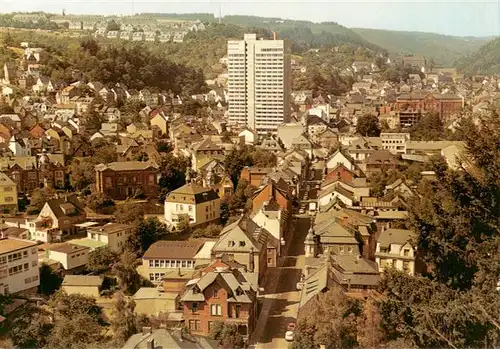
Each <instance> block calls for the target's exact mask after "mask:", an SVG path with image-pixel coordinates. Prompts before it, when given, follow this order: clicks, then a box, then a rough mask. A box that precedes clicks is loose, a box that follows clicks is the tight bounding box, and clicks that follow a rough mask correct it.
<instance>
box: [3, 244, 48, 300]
mask: <svg viewBox="0 0 500 349" xmlns="http://www.w3.org/2000/svg"><path fill="white" fill-rule="evenodd" d="M36 245H37V244H36V242H33V241H28V240H23V239H17V238H13V237H6V238H0V294H2V295H5V294H9V293H13V294H14V293H19V292H28V293H29V292H31V291H34V292H36V287H38V285H39V284H40V280H39V266H38V249H37V247H36Z"/></svg>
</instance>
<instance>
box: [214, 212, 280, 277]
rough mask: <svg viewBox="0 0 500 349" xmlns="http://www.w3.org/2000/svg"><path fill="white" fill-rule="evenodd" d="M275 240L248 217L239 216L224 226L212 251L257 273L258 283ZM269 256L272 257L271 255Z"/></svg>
mask: <svg viewBox="0 0 500 349" xmlns="http://www.w3.org/2000/svg"><path fill="white" fill-rule="evenodd" d="M276 242H277V240H276V239H275V238H274V237H273V236H272V235H271V234H270V233H269V232H267V230H265V229H262V228H260V227H259V226H258V225H257V224H255V222H253V221H252V220H251V219H250V218H248V217H241V218H240V219H238V220H237V221H236V222H234V223H232V224H229V225H228V226H226V227H224V229H223V230H222V232H221V233H220V236H219V240H218V241H217V242H216V243H215V245H214V247H213V249H212V253H213V254H214V255H216V256H221V255H224V254H226V255H228V257H229V260H230V261H234V262H237V263H239V264H242V265H244V266H245V268H246V270H247V272H249V273H255V274H256V275H257V277H258V282H259V284H260V283H261V282H262V279H263V278H264V275H265V272H266V270H267V265H268V264H267V263H268V256H267V252H268V248H269V249H270V250H271V251H273V253H274V254H275V253H276V247H277V246H276ZM271 258H273V259H274V257H273V256H271ZM271 262H272V261H271Z"/></svg>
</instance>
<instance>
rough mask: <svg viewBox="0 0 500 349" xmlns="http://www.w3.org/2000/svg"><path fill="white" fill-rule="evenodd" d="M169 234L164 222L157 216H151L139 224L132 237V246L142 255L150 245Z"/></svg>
mask: <svg viewBox="0 0 500 349" xmlns="http://www.w3.org/2000/svg"><path fill="white" fill-rule="evenodd" d="M168 234H169V231H168V228H167V226H166V225H165V224H164V223H161V222H160V221H159V220H158V219H157V218H156V217H149V218H147V219H145V220H142V221H141V222H140V223H139V225H138V226H137V228H136V230H135V233H134V235H133V236H132V238H131V244H132V248H133V250H134V251H137V252H138V253H139V255H142V254H144V252H146V251H147V249H148V248H149V246H151V245H152V244H153V243H155V242H156V241H158V240H161V239H162V238H164V237H165V236H167V235H168Z"/></svg>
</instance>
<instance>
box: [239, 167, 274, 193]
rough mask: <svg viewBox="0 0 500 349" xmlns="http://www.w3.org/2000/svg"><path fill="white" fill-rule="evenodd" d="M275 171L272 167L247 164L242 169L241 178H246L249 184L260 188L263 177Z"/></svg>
mask: <svg viewBox="0 0 500 349" xmlns="http://www.w3.org/2000/svg"><path fill="white" fill-rule="evenodd" d="M273 171H274V169H273V168H272V167H257V166H253V167H248V166H247V167H245V168H243V170H241V174H240V179H244V180H246V181H247V182H248V184H250V185H253V186H254V187H257V188H258V187H259V186H260V185H261V184H262V181H263V179H264V178H266V177H267V175H268V174H269V173H271V172H273Z"/></svg>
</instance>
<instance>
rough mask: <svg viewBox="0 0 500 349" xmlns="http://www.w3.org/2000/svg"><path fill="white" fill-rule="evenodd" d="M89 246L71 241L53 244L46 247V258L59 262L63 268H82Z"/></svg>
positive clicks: (87, 255) (87, 256)
mask: <svg viewBox="0 0 500 349" xmlns="http://www.w3.org/2000/svg"><path fill="white" fill-rule="evenodd" d="M89 252H90V248H89V247H87V246H80V245H75V244H71V243H62V244H54V245H53V246H50V247H48V248H47V249H46V257H47V258H48V259H51V260H54V261H57V262H59V263H61V265H62V266H63V268H64V270H73V269H76V268H82V267H83V266H85V265H86V264H87V262H88V261H89Z"/></svg>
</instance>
